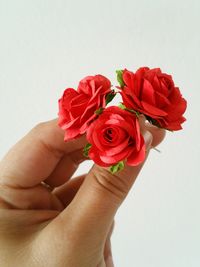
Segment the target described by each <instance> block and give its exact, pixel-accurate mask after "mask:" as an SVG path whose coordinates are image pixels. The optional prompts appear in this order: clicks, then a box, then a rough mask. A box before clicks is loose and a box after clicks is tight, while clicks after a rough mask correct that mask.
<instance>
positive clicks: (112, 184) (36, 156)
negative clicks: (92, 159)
mask: <svg viewBox="0 0 200 267" xmlns="http://www.w3.org/2000/svg"><path fill="white" fill-rule="evenodd" d="M141 128H142V133H143V135H144V138H145V142H146V147H147V155H148V152H149V150H150V148H151V147H155V146H157V145H158V144H159V143H160V142H161V141H162V140H163V138H164V135H165V131H164V130H162V129H158V128H156V127H154V126H151V125H149V124H148V125H146V124H145V123H144V122H141ZM63 136H64V133H63V131H62V130H61V129H60V128H59V127H58V126H57V120H52V121H49V122H45V123H41V124H39V125H37V126H36V127H35V128H33V129H32V130H31V131H30V132H29V133H28V134H27V135H26V136H25V137H24V138H23V139H22V140H20V141H19V142H18V143H17V144H16V145H15V146H14V147H13V148H11V150H10V151H9V152H8V153H7V155H6V156H5V157H4V158H3V160H2V161H1V162H0V266H2V267H18V266H20V267H27V266H29V267H46V266H48V267H104V266H105V267H112V266H114V265H113V263H112V257H111V245H110V236H111V232H112V228H113V220H114V216H115V213H116V211H117V210H118V208H119V206H120V205H121V203H122V202H123V200H124V199H125V197H126V196H127V194H128V192H129V190H130V188H131V186H132V185H133V183H134V181H135V179H136V177H137V175H138V173H139V171H140V170H141V167H142V165H143V164H141V165H139V166H137V167H130V166H126V167H125V168H124V170H123V171H121V172H119V173H117V174H115V175H113V174H111V173H110V172H109V171H108V170H107V169H106V168H101V167H99V166H96V165H94V166H93V167H92V169H91V170H90V171H89V172H88V174H86V175H82V176H79V177H76V178H74V179H71V180H70V178H71V176H72V175H73V173H74V172H75V171H76V169H77V167H78V165H79V163H81V162H82V161H84V160H85V158H84V156H83V154H82V149H83V147H84V145H85V143H86V140H85V137H81V138H80V139H77V140H73V141H70V142H68V143H64V141H63Z"/></svg>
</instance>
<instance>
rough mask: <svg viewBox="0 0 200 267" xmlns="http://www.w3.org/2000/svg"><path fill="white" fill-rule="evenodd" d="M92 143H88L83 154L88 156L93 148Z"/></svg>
mask: <svg viewBox="0 0 200 267" xmlns="http://www.w3.org/2000/svg"><path fill="white" fill-rule="evenodd" d="M91 146H92V145H91V144H89V143H87V144H86V145H85V147H84V148H83V155H84V156H85V157H87V158H88V154H89V150H90V148H91Z"/></svg>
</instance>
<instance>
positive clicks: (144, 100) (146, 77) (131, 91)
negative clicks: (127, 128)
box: [118, 67, 187, 130]
mask: <svg viewBox="0 0 200 267" xmlns="http://www.w3.org/2000/svg"><path fill="white" fill-rule="evenodd" d="M122 79H123V82H124V86H123V87H121V88H120V89H121V95H122V99H123V103H124V105H125V106H126V107H127V108H129V109H133V110H135V111H139V112H140V113H142V114H145V115H146V117H147V119H148V120H150V121H151V122H153V124H156V125H157V126H160V127H162V128H165V129H168V130H180V129H182V127H181V123H183V122H184V121H185V120H186V119H185V118H184V117H183V113H184V112H185V110H186V106H187V102H186V100H185V99H184V98H183V97H182V95H181V93H180V90H179V88H178V87H176V86H175V85H174V82H173V80H172V77H171V75H168V74H165V73H162V71H161V70H160V69H159V68H155V69H149V68H148V67H142V68H139V69H138V70H137V71H136V72H135V73H133V72H131V71H129V70H127V69H125V70H124V71H123V74H122ZM118 88H119V87H118Z"/></svg>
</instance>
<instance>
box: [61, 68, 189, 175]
mask: <svg viewBox="0 0 200 267" xmlns="http://www.w3.org/2000/svg"><path fill="white" fill-rule="evenodd" d="M116 73H117V80H118V83H119V86H116V87H115V89H114V88H112V85H111V82H110V80H109V79H108V78H106V77H105V76H103V75H100V74H98V75H95V76H87V77H85V78H84V79H82V80H81V81H80V82H79V84H78V88H77V90H75V89H73V88H67V89H66V90H65V91H64V93H63V95H62V97H61V98H60V99H59V113H58V117H59V119H58V125H59V126H60V127H61V128H62V129H63V130H64V131H65V137H64V140H65V141H69V140H72V139H75V138H78V137H80V136H81V135H84V134H86V138H87V141H88V144H87V145H86V146H85V148H84V155H85V156H87V157H89V158H91V159H92V160H93V161H94V162H95V163H97V164H98V165H100V166H103V167H110V170H111V172H113V173H114V172H116V171H119V170H121V169H123V167H124V164H125V163H126V164H127V165H131V166H136V165H138V164H140V163H141V162H143V161H144V159H145V143H144V139H143V136H142V135H141V132H140V126H139V122H138V117H139V115H140V114H143V115H144V116H145V117H146V119H147V120H148V121H149V122H150V123H152V124H153V125H155V126H157V127H160V128H164V129H167V130H170V131H176V130H180V129H182V126H181V124H182V123H183V122H184V121H185V118H184V117H183V114H184V112H185V110H186V106H187V102H186V100H185V99H184V98H183V97H182V95H181V93H180V90H179V88H178V87H177V86H175V84H174V81H173V79H172V76H171V75H168V74H166V73H163V72H162V71H161V69H160V68H154V69H150V68H148V67H142V68H139V69H138V70H137V71H136V72H135V73H134V72H132V71H129V70H127V69H124V70H118V71H116ZM117 93H120V94H121V97H122V103H120V105H119V106H110V107H106V105H107V104H108V103H109V102H111V101H112V99H113V98H114V97H115V95H116V94H117Z"/></svg>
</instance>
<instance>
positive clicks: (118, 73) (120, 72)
mask: <svg viewBox="0 0 200 267" xmlns="http://www.w3.org/2000/svg"><path fill="white" fill-rule="evenodd" d="M116 73H117V81H118V83H119V85H120V86H121V87H124V85H125V83H124V81H123V78H122V75H123V70H116Z"/></svg>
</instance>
